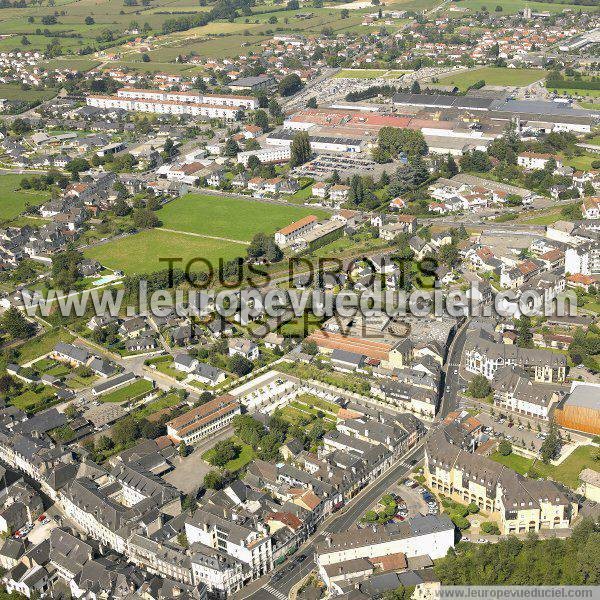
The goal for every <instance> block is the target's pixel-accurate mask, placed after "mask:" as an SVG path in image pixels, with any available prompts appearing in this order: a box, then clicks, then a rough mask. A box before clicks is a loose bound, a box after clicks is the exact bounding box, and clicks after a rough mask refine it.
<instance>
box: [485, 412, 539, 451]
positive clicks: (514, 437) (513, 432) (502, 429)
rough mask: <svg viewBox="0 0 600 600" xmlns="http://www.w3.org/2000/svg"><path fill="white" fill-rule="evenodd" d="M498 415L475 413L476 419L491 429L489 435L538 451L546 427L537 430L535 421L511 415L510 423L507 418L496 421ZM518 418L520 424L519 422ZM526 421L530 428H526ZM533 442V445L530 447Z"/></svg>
mask: <svg viewBox="0 0 600 600" xmlns="http://www.w3.org/2000/svg"><path fill="white" fill-rule="evenodd" d="M498 418H499V417H498V415H496V416H495V417H492V415H490V414H488V413H484V412H482V413H480V414H478V415H477V419H478V420H479V421H481V422H482V423H483V425H484V427H489V428H491V430H492V431H490V432H488V435H489V436H490V437H493V438H496V439H506V440H508V441H509V442H512V443H515V442H518V443H519V445H521V446H522V445H523V444H525V447H526V448H527V449H528V450H535V451H536V452H538V451H539V449H540V447H541V445H542V442H543V441H544V439H543V438H544V437H545V436H546V429H547V427H544V426H541V428H542V431H541V432H539V431H538V430H537V422H535V421H533V420H531V421H529V420H527V419H526V418H523V417H518V418H517V417H513V421H512V425H511V422H510V421H509V420H508V419H500V421H497V419H498ZM519 419H520V420H521V424H519ZM527 423H529V426H530V427H531V429H527ZM532 444H533V447H532Z"/></svg>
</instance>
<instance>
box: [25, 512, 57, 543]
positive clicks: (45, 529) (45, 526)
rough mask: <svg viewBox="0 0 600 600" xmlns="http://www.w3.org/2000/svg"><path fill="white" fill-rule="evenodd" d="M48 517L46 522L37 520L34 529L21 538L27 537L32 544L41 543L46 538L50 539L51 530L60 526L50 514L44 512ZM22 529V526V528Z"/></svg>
mask: <svg viewBox="0 0 600 600" xmlns="http://www.w3.org/2000/svg"><path fill="white" fill-rule="evenodd" d="M44 516H46V518H45V519H44V522H43V523H42V522H41V521H39V520H37V519H36V521H35V522H34V523H33V529H32V530H31V531H30V532H29V533H28V534H27V535H25V536H22V538H21V539H27V540H28V541H29V542H31V543H32V544H34V545H36V544H40V543H41V542H43V541H44V540H46V539H48V537H49V535H50V532H51V531H52V530H53V529H55V528H56V527H58V525H57V524H56V522H55V521H54V520H53V519H52V518H51V517H50V516H49V515H47V513H44ZM21 530H22V528H21Z"/></svg>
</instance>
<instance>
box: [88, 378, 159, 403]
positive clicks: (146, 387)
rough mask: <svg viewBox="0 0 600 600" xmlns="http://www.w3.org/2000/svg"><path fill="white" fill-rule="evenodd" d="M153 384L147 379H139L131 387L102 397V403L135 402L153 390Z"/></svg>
mask: <svg viewBox="0 0 600 600" xmlns="http://www.w3.org/2000/svg"><path fill="white" fill-rule="evenodd" d="M152 387H153V386H152V382H150V381H148V380H147V379H138V380H137V381H135V382H134V383H132V384H130V385H126V386H125V387H122V388H120V389H118V390H115V391H114V392H111V393H110V394H106V395H105V396H100V401H101V402H127V401H129V400H133V399H134V398H137V397H138V396H141V395H142V394H146V393H147V392H149V391H150V390H151V389H152Z"/></svg>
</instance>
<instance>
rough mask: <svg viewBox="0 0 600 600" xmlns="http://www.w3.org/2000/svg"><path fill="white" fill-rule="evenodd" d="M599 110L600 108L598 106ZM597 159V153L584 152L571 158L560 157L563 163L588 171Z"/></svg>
mask: <svg viewBox="0 0 600 600" xmlns="http://www.w3.org/2000/svg"><path fill="white" fill-rule="evenodd" d="M599 110H600V108H599ZM597 160H599V158H598V155H597V154H591V153H590V154H584V155H583V156H573V157H572V158H565V157H564V156H563V157H562V162H563V164H565V165H567V166H568V167H573V168H574V169H576V170H578V171H589V170H591V169H592V163H593V162H594V161H597Z"/></svg>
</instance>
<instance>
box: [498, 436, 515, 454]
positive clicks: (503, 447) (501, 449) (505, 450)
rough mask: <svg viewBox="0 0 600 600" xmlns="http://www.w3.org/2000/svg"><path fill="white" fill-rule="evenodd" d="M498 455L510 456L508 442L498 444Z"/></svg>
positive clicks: (510, 450)
mask: <svg viewBox="0 0 600 600" xmlns="http://www.w3.org/2000/svg"><path fill="white" fill-rule="evenodd" d="M498 453H499V454H501V455H502V456H509V455H510V454H512V446H511V444H510V442H509V441H507V440H502V441H501V442H500V443H499V444H498Z"/></svg>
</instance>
